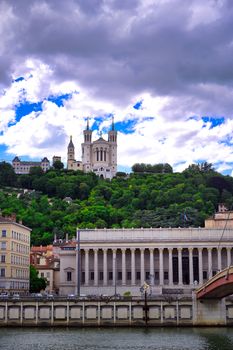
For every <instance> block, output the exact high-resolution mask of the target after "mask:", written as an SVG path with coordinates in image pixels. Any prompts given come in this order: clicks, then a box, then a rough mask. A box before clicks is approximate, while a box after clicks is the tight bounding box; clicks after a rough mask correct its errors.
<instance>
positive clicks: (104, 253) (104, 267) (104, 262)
mask: <svg viewBox="0 0 233 350" xmlns="http://www.w3.org/2000/svg"><path fill="white" fill-rule="evenodd" d="M107 251H108V250H107V249H103V274H104V276H103V277H104V281H103V282H104V286H107V283H108V265H107Z"/></svg>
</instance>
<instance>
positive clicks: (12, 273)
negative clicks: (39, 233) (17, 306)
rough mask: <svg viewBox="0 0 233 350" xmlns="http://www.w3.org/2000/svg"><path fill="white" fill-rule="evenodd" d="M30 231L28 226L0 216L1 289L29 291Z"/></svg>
mask: <svg viewBox="0 0 233 350" xmlns="http://www.w3.org/2000/svg"><path fill="white" fill-rule="evenodd" d="M30 233H31V230H30V229H29V228H27V227H26V226H23V225H21V224H18V223H16V222H11V221H10V220H9V219H5V218H2V217H1V218H0V291H8V292H22V293H24V292H28V291H29V266H30Z"/></svg>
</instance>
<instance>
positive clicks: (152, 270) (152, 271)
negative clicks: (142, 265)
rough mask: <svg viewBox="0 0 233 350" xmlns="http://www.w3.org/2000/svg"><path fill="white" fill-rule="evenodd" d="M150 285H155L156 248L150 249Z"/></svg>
mask: <svg viewBox="0 0 233 350" xmlns="http://www.w3.org/2000/svg"><path fill="white" fill-rule="evenodd" d="M150 284H151V286H154V285H155V264H154V248H150Z"/></svg>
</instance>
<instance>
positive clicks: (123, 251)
mask: <svg viewBox="0 0 233 350" xmlns="http://www.w3.org/2000/svg"><path fill="white" fill-rule="evenodd" d="M125 251H126V249H125V248H123V249H121V254H122V286H125V285H126V265H125Z"/></svg>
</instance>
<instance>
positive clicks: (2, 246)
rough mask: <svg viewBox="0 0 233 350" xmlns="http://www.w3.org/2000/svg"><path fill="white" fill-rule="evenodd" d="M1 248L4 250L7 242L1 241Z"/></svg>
mask: <svg viewBox="0 0 233 350" xmlns="http://www.w3.org/2000/svg"><path fill="white" fill-rule="evenodd" d="M1 243H2V244H1V249H2V250H6V242H1Z"/></svg>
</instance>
